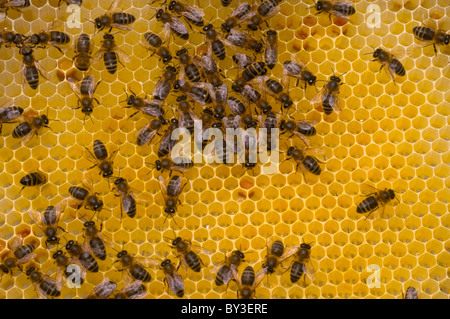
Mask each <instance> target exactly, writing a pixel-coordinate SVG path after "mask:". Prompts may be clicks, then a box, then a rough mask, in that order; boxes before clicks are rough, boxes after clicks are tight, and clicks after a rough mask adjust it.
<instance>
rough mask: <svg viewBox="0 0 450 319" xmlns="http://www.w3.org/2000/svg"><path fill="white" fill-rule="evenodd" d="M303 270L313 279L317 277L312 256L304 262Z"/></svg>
mask: <svg viewBox="0 0 450 319" xmlns="http://www.w3.org/2000/svg"><path fill="white" fill-rule="evenodd" d="M304 265H305V266H304V267H303V272H304V273H305V274H306V275H307V276H308V277H309V279H311V281H314V279H315V278H316V276H315V273H316V270H315V269H314V266H313V264H312V261H311V258H308V261H306V263H305V264H304Z"/></svg>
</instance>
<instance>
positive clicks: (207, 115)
mask: <svg viewBox="0 0 450 319" xmlns="http://www.w3.org/2000/svg"><path fill="white" fill-rule="evenodd" d="M201 121H202V134H201V135H200V134H199V136H197V135H196V136H195V137H194V138H195V142H196V143H197V145H198V146H199V148H200V144H201V147H202V149H204V148H205V147H206V145H207V144H208V141H209V140H211V138H212V136H211V135H212V134H211V133H213V132H211V130H209V129H210V128H212V129H220V128H222V122H220V121H218V120H217V118H216V117H215V114H214V112H213V111H212V110H211V109H210V108H206V109H204V110H203V112H202V116H201Z"/></svg>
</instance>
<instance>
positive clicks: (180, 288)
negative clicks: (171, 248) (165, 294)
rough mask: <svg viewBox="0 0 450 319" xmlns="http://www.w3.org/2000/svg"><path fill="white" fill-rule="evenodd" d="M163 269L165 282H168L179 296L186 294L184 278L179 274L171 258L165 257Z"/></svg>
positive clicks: (162, 264) (162, 263)
mask: <svg viewBox="0 0 450 319" xmlns="http://www.w3.org/2000/svg"><path fill="white" fill-rule="evenodd" d="M161 269H162V270H163V271H164V276H165V277H164V283H166V282H167V285H168V286H169V288H170V290H172V292H173V293H174V294H175V295H176V296H177V297H178V298H183V296H184V282H183V278H181V276H180V275H179V274H178V272H177V269H176V267H175V265H174V264H173V263H172V261H171V260H170V259H165V260H164V261H163V262H161Z"/></svg>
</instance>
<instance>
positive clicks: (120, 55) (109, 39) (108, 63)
mask: <svg viewBox="0 0 450 319" xmlns="http://www.w3.org/2000/svg"><path fill="white" fill-rule="evenodd" d="M101 58H103V62H104V64H105V68H106V70H107V71H108V72H109V73H110V74H114V73H116V71H117V64H118V63H120V64H122V62H121V60H123V61H125V62H129V61H130V59H129V58H128V56H127V54H126V53H125V52H123V51H122V50H121V49H119V47H118V46H117V45H116V41H115V39H114V35H112V34H110V33H106V34H104V35H103V41H102V46H101V48H100V50H98V51H97V52H96V53H95V56H94V60H95V62H98V61H99V60H100V59H101ZM122 65H123V64H122Z"/></svg>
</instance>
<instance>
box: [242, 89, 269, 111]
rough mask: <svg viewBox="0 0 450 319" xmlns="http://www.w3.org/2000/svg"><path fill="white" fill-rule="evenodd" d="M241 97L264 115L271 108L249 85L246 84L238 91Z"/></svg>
mask: <svg viewBox="0 0 450 319" xmlns="http://www.w3.org/2000/svg"><path fill="white" fill-rule="evenodd" d="M240 93H241V94H242V96H243V97H244V98H246V99H247V100H248V101H250V102H252V103H255V104H256V106H257V107H258V108H259V109H260V110H261V111H262V112H263V113H264V114H265V113H267V112H270V110H271V109H272V106H271V105H270V104H269V102H267V99H266V98H265V97H263V96H262V95H261V93H259V92H258V91H256V90H255V89H254V88H253V87H252V86H251V85H249V84H246V85H245V86H244V88H243V89H242V90H241V91H240Z"/></svg>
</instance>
